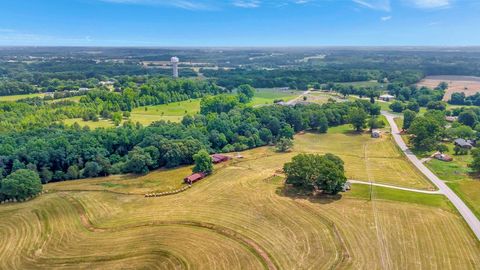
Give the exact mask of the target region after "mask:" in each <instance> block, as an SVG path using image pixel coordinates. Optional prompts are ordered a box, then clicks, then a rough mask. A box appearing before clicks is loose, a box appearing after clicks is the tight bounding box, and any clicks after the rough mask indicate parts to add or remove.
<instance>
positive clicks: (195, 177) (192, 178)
mask: <svg viewBox="0 0 480 270" xmlns="http://www.w3.org/2000/svg"><path fill="white" fill-rule="evenodd" d="M203 177H205V174H203V173H194V174H192V175H190V176H187V177H185V180H188V181H196V180H199V179H202V178H203Z"/></svg>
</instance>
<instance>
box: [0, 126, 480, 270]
mask: <svg viewBox="0 0 480 270" xmlns="http://www.w3.org/2000/svg"><path fill="white" fill-rule="evenodd" d="M327 135H330V134H327ZM327 135H320V136H319V135H313V134H306V135H302V136H301V138H300V136H299V138H297V140H296V144H297V145H296V150H295V151H298V149H302V148H301V147H302V145H303V144H306V145H307V144H308V141H309V140H312V139H313V138H316V139H320V138H323V137H322V136H327ZM344 136H348V135H344ZM361 137H362V136H360V137H352V139H355V140H359V138H361ZM340 138H341V137H340ZM337 139H339V138H337ZM362 140H367V141H369V139H368V138H362ZM347 143H348V145H349V146H350V147H352V151H353V153H352V154H353V156H355V155H356V152H359V151H361V150H362V148H361V147H356V146H355V144H354V143H353V142H348V141H347ZM379 143H381V142H379ZM315 147H317V149H318V151H319V152H322V151H323V150H324V149H327V148H328V150H336V149H338V148H339V146H337V145H332V143H329V144H328V145H324V146H315ZM322 147H323V148H322ZM375 147H377V146H375ZM372 149H373V148H372ZM380 149H384V150H383V151H384V152H385V153H386V154H385V155H388V156H395V152H394V150H391V149H390V148H389V147H385V148H383V147H380ZM312 151H313V150H312ZM355 151H356V152H355ZM343 153H344V155H345V156H347V154H348V153H346V151H345V150H344V152H343ZM367 153H368V151H367ZM294 154H295V152H292V153H286V154H278V153H275V152H273V151H272V149H270V148H259V149H255V150H251V151H247V152H245V153H244V154H243V155H244V156H245V158H244V159H243V160H233V161H231V162H230V163H229V164H228V165H227V164H225V165H223V166H220V167H218V168H217V169H216V171H215V173H214V174H213V175H212V176H209V177H207V178H206V179H204V180H202V181H200V182H199V183H197V184H195V185H194V187H193V188H192V189H189V190H187V191H186V192H183V193H180V194H176V195H173V196H167V197H161V198H144V197H143V196H132V195H124V194H115V193H109V192H71V191H68V192H67V191H59V192H55V193H51V194H47V195H44V196H41V197H39V198H37V199H35V200H33V201H30V202H27V203H23V204H15V205H7V206H1V207H0V268H2V269H15V268H17V269H18V268H23V269H40V268H59V269H84V268H110V269H125V268H137V269H138V268H159V269H189V268H196V269H265V268H270V269H275V268H276V269H306V268H308V269H332V268H335V269H385V268H390V269H440V268H441V269H475V268H476V267H477V266H478V265H479V264H480V255H479V254H480V245H479V243H478V242H477V241H476V240H475V238H474V237H473V235H472V233H471V232H470V231H469V230H468V228H467V226H466V225H465V223H464V222H463V220H462V219H461V218H460V217H459V216H458V214H457V213H456V212H455V211H453V210H452V208H450V207H449V206H448V203H445V204H437V205H436V206H433V205H425V204H422V203H421V200H418V203H409V202H400V201H395V200H390V199H389V198H388V196H387V195H384V196H383V197H382V199H377V200H375V207H372V201H370V200H369V199H368V194H366V193H365V190H362V189H359V190H358V191H355V192H352V193H346V194H344V195H343V196H342V197H341V198H340V197H320V198H308V197H303V196H291V195H286V193H285V192H284V190H283V187H284V185H283V181H282V178H281V177H272V175H273V174H274V172H275V170H277V169H278V168H280V167H281V166H282V165H283V163H284V162H285V161H286V160H289V159H290V158H291V157H292V156H293V155H294ZM377 156H378V154H377ZM376 158H381V157H376ZM359 160H362V158H361V157H359ZM348 166H352V165H348ZM185 170H186V169H185V168H180V169H177V170H171V171H169V172H158V173H156V174H154V175H156V176H161V175H163V174H166V173H170V174H171V175H170V176H171V177H172V178H181V177H183V174H184V173H185ZM357 170H358V171H360V169H357ZM152 178H153V177H151V176H148V175H147V176H146V177H143V178H142V177H140V178H137V179H132V181H137V182H139V184H140V183H141V182H147V180H148V179H152ZM159 178H161V177H159ZM93 181H97V179H96V180H93ZM93 181H92V182H93ZM99 181H102V180H99ZM109 181H111V182H112V183H116V181H114V180H112V179H110V180H109ZM122 181H128V180H127V179H118V182H119V183H122ZM82 183H83V184H84V185H85V186H86V187H88V186H89V183H88V180H82V181H79V182H77V183H72V186H77V187H81V186H79V185H80V184H82ZM159 183H163V182H162V181H160V182H159ZM168 183H169V182H166V184H168ZM68 185H69V183H68V182H67V183H62V184H61V185H60V184H55V185H47V188H48V189H50V190H53V189H55V188H59V187H62V188H63V187H68ZM123 188H125V187H123ZM142 188H143V187H140V190H141V189H142ZM156 188H159V187H156ZM354 188H355V186H354ZM112 189H114V188H112ZM132 190H135V189H134V188H132ZM359 193H360V195H359ZM411 196H416V194H415V193H412V195H411ZM422 196H423V197H422V198H425V196H428V195H424V194H422ZM431 196H435V197H432V199H433V198H435V200H437V201H438V200H439V197H438V195H431ZM443 200H446V199H444V198H443Z"/></svg>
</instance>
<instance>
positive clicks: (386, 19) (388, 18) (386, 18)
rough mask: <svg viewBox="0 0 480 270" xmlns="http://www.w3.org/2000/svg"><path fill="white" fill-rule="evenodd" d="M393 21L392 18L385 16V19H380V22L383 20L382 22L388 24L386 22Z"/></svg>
mask: <svg viewBox="0 0 480 270" xmlns="http://www.w3.org/2000/svg"><path fill="white" fill-rule="evenodd" d="M391 19H392V16H385V17H381V18H380V20H381V21H382V22H386V21H389V20H391Z"/></svg>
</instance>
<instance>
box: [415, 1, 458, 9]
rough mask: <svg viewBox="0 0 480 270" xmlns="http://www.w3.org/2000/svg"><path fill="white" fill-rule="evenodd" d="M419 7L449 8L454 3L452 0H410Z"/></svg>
mask: <svg viewBox="0 0 480 270" xmlns="http://www.w3.org/2000/svg"><path fill="white" fill-rule="evenodd" d="M409 2H410V3H411V4H413V5H414V6H415V7H417V8H423V9H430V8H448V7H450V5H451V4H452V0H409Z"/></svg>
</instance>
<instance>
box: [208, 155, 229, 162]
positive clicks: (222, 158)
mask: <svg viewBox="0 0 480 270" xmlns="http://www.w3.org/2000/svg"><path fill="white" fill-rule="evenodd" d="M211 157H212V161H213V163H214V164H217V163H222V162H225V161H228V160H230V159H231V157H229V156H225V155H220V154H213V155H211Z"/></svg>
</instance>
